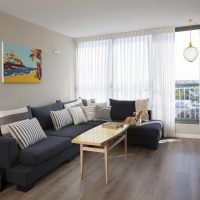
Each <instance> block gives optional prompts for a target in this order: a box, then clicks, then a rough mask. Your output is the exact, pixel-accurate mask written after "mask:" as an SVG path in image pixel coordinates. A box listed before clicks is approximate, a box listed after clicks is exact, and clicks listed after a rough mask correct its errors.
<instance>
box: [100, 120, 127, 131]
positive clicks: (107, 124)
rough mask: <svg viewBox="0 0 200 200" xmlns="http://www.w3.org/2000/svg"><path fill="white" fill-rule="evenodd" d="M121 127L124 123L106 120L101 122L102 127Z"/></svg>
mask: <svg viewBox="0 0 200 200" xmlns="http://www.w3.org/2000/svg"><path fill="white" fill-rule="evenodd" d="M123 127H124V125H123V124H122V123H116V122H107V123H105V124H102V128H110V129H118V128H123Z"/></svg>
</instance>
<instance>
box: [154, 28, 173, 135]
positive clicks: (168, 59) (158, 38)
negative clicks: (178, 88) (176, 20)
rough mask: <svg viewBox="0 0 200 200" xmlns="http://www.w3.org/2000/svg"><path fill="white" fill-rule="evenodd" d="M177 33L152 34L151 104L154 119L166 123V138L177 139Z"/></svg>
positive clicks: (167, 31)
mask: <svg viewBox="0 0 200 200" xmlns="http://www.w3.org/2000/svg"><path fill="white" fill-rule="evenodd" d="M174 49H175V33H174V29H169V30H165V31H164V32H159V31H158V32H157V31H155V32H153V33H152V64H151V73H150V74H151V79H152V81H151V85H152V90H151V97H150V99H151V102H152V111H153V118H154V119H161V120H162V121H163V122H164V125H165V126H164V134H165V137H175V62H174Z"/></svg>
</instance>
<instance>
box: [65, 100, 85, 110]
mask: <svg viewBox="0 0 200 200" xmlns="http://www.w3.org/2000/svg"><path fill="white" fill-rule="evenodd" d="M77 106H83V103H82V100H81V99H77V101H75V102H72V103H67V104H64V107H65V108H70V107H77Z"/></svg>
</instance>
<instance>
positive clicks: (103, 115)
mask: <svg viewBox="0 0 200 200" xmlns="http://www.w3.org/2000/svg"><path fill="white" fill-rule="evenodd" d="M110 113H111V107H110V106H104V107H102V106H96V110H95V120H98V121H111V114H110Z"/></svg>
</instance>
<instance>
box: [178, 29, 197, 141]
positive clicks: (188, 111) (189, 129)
mask: <svg viewBox="0 0 200 200" xmlns="http://www.w3.org/2000/svg"><path fill="white" fill-rule="evenodd" d="M188 43H189V31H181V32H176V34H175V46H176V49H175V61H176V93H175V97H176V105H175V107H176V133H177V134H180V136H188V137H190V136H191V137H195V135H199V136H200V133H199V131H200V129H199V116H200V112H199V110H200V95H199V94H200V93H199V91H200V87H199V83H200V56H198V58H197V59H196V60H195V61H194V62H188V61H186V60H185V59H184V57H183V50H184V49H185V48H186V47H187V46H188ZM192 43H193V46H195V47H197V48H198V51H199V53H200V30H193V31H192Z"/></svg>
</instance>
